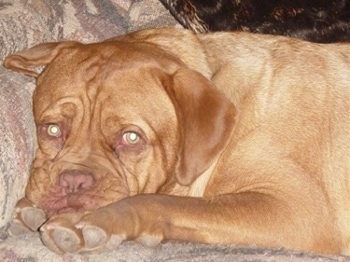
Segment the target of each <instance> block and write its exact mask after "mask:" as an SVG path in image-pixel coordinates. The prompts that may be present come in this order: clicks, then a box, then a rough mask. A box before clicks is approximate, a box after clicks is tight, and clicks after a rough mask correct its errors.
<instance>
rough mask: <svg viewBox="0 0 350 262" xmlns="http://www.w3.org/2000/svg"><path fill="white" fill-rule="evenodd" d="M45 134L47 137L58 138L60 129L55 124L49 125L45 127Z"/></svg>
mask: <svg viewBox="0 0 350 262" xmlns="http://www.w3.org/2000/svg"><path fill="white" fill-rule="evenodd" d="M47 134H48V135H49V136H54V137H59V136H60V134H61V129H60V127H59V126H58V125H56V124H51V125H49V126H48V127H47Z"/></svg>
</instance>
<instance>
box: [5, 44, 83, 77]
mask: <svg viewBox="0 0 350 262" xmlns="http://www.w3.org/2000/svg"><path fill="white" fill-rule="evenodd" d="M78 44H79V43H78V42H73V41H66V42H52V43H44V44H39V45H36V46H34V47H32V48H30V49H27V50H24V51H21V52H18V53H15V54H12V55H9V56H8V57H6V59H5V61H4V67H6V68H8V69H11V70H13V71H17V72H20V73H23V74H25V75H28V76H32V77H37V76H38V75H39V74H38V73H37V72H36V71H35V68H36V67H40V66H45V65H47V64H49V63H50V62H51V61H52V60H53V59H54V58H55V57H56V56H57V54H58V53H59V52H60V50H62V49H63V48H65V47H70V46H74V45H78Z"/></svg>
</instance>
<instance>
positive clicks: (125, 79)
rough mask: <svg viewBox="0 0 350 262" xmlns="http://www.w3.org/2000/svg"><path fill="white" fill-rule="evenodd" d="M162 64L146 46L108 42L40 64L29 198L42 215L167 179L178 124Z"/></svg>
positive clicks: (147, 189) (148, 188)
mask: <svg viewBox="0 0 350 262" xmlns="http://www.w3.org/2000/svg"><path fill="white" fill-rule="evenodd" d="M123 48H124V49H127V50H124V49H123ZM168 63H170V62H168ZM162 66H165V64H164V65H162V63H161V62H159V60H158V61H157V62H155V61H153V60H152V58H151V56H149V57H148V56H147V52H145V50H142V52H141V51H139V50H135V49H134V48H133V47H123V46H122V47H118V48H117V47H113V48H111V47H109V45H108V44H105V45H90V46H84V47H80V48H75V49H69V48H68V49H67V50H64V51H63V52H61V54H60V55H59V56H58V57H56V59H55V60H54V61H53V62H52V63H51V64H49V65H47V67H46V69H45V70H44V72H43V74H42V75H41V76H40V77H39V78H38V82H37V89H36V91H35V94H34V114H35V121H36V126H37V136H38V143H39V148H38V150H37V153H36V156H35V160H34V162H33V165H32V171H31V176H30V181H29V183H28V186H27V188H26V196H27V197H28V198H29V199H30V200H31V201H32V202H33V203H35V204H36V205H37V206H38V207H40V208H42V209H43V210H45V211H46V212H47V214H48V215H49V216H50V215H52V214H54V213H57V212H67V211H75V210H87V209H94V208H98V207H101V206H105V205H107V204H109V203H112V202H115V201H118V200H120V199H122V198H125V197H127V196H132V195H135V194H139V193H154V192H157V191H158V190H159V188H161V187H162V185H164V184H165V183H166V182H167V180H169V179H170V178H169V174H171V173H172V172H173V170H174V166H175V164H176V154H175V152H176V151H177V150H176V148H177V147H178V143H179V137H178V136H177V132H175V130H177V125H178V122H177V117H176V112H175V108H174V105H173V103H172V102H171V100H170V98H169V96H168V94H167V92H166V91H165V90H164V87H163V83H162V80H161V79H162V77H163V76H161V75H162V74H163V75H164V74H165V73H161V69H160V68H161V67H162ZM167 67H168V68H171V67H172V65H171V63H170V64H168V65H167ZM174 67H176V66H175V65H174Z"/></svg>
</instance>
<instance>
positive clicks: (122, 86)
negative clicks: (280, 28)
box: [4, 28, 350, 254]
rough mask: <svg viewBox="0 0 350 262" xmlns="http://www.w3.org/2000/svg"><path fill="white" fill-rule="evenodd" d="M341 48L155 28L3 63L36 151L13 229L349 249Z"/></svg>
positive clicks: (111, 242)
mask: <svg viewBox="0 0 350 262" xmlns="http://www.w3.org/2000/svg"><path fill="white" fill-rule="evenodd" d="M349 48H350V45H349V44H340V43H338V44H329V45H325V44H315V43H310V42H306V41H305V42H304V41H302V40H297V39H293V38H287V37H284V36H271V35H258V34H252V33H246V32H232V33H228V32H217V33H209V34H195V33H193V32H191V31H188V30H185V29H174V28H160V29H146V30H142V31H138V32H134V33H131V34H128V35H125V36H120V37H116V38H112V39H109V40H106V41H104V42H101V43H92V44H82V43H79V42H74V41H66V42H57V43H44V44H40V45H37V46H35V47H33V48H31V49H28V50H25V51H22V52H19V53H16V54H13V55H10V56H8V57H7V58H6V59H5V61H4V66H5V67H7V68H9V69H11V70H14V71H18V72H20V73H23V74H25V75H28V76H32V77H35V78H36V84H37V86H36V89H35V91H34V94H33V104H34V108H33V111H34V116H35V123H36V127H37V137H38V144H39V147H38V150H37V152H36V155H35V159H34V161H33V164H32V169H31V174H30V178H29V182H28V185H27V187H26V191H25V197H24V198H23V199H21V200H20V201H19V202H18V204H17V207H16V217H15V219H14V222H13V224H12V226H11V228H10V229H9V230H10V232H12V233H13V234H15V233H19V232H23V231H25V230H27V229H28V230H32V231H36V230H38V229H39V230H40V233H41V238H42V241H43V243H44V244H45V245H46V246H47V247H48V248H50V249H51V250H53V251H55V252H57V253H74V252H92V251H97V250H98V251H101V250H111V249H114V248H117V246H118V245H119V244H120V243H121V242H122V241H124V240H136V241H139V242H141V243H143V244H145V245H149V246H153V245H157V244H158V243H160V242H161V241H166V240H176V241H189V242H196V243H206V244H239V245H249V244H255V245H258V246H262V247H284V248H288V249H293V250H300V251H309V252H318V253H325V254H350V252H349V250H350V205H349V200H350V184H349V181H350V171H349V169H350V168H349V163H350V158H349V152H350V150H349V144H350V143H349V134H350V133H349V127H350V120H349V119H350V118H349V110H350V99H349V94H350V92H349V84H350V71H349V67H350V59H349ZM42 66H44V69H43V71H42V72H41V73H39V72H37V70H36V68H38V67H42Z"/></svg>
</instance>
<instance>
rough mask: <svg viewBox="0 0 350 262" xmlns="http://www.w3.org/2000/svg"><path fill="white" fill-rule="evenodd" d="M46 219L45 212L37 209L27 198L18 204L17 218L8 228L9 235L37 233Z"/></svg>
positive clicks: (15, 217) (16, 209)
mask: <svg viewBox="0 0 350 262" xmlns="http://www.w3.org/2000/svg"><path fill="white" fill-rule="evenodd" d="M46 219H47V218H46V215H45V213H44V211H43V210H41V209H39V208H37V207H35V206H34V204H33V203H32V202H30V201H29V200H28V199H27V198H22V199H20V200H19V201H18V202H17V204H16V207H15V216H14V219H13V221H12V223H11V225H10V227H9V228H8V233H9V234H10V235H19V234H23V233H28V232H33V231H37V230H38V229H39V227H40V226H41V225H42V224H43V223H44V222H45V221H46Z"/></svg>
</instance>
